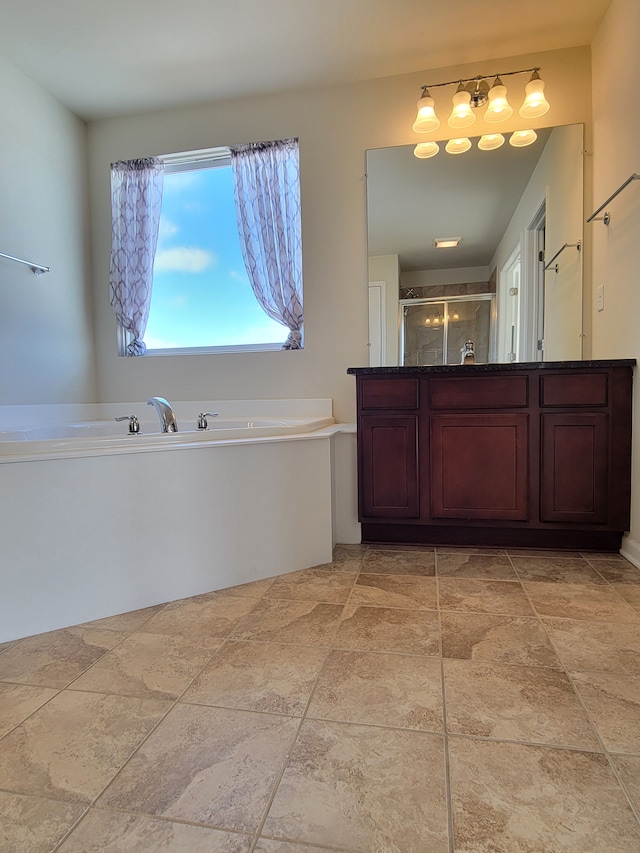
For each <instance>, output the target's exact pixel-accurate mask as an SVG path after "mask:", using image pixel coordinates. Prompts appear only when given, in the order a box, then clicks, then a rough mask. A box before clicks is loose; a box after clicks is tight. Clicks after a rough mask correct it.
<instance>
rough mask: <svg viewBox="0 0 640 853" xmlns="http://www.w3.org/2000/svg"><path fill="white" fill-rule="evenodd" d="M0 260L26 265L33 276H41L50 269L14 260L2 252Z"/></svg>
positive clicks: (19, 259)
mask: <svg viewBox="0 0 640 853" xmlns="http://www.w3.org/2000/svg"><path fill="white" fill-rule="evenodd" d="M0 258H7V259H8V260H10V261H16V262H17V263H19V264H26V265H27V266H28V267H31V272H32V273H33V274H34V275H42V274H43V273H45V272H50V271H51V267H43V266H42V264H34V263H33V262H32V261H25V260H23V259H22V258H16V257H14V256H13V255H6V254H5V253H4V252H0Z"/></svg>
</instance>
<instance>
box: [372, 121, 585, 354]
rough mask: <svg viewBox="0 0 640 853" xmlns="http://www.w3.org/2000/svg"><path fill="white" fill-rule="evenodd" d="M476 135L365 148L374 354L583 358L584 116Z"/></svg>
mask: <svg viewBox="0 0 640 853" xmlns="http://www.w3.org/2000/svg"><path fill="white" fill-rule="evenodd" d="M477 141H478V140H471V142H472V145H471V148H470V149H469V150H468V151H466V152H465V153H463V154H457V155H453V154H448V153H445V151H444V147H443V146H441V150H440V152H439V153H438V154H437V156H435V157H432V158H429V159H420V158H418V157H416V156H415V155H414V147H415V146H413V145H408V146H399V147H395V148H382V149H373V150H370V151H368V152H367V208H368V241H369V242H368V245H369V339H370V364H371V365H374V366H375V365H407V366H414V365H420V364H458V363H461V360H462V358H463V356H464V348H465V344H466V342H467V341H471V342H472V343H473V346H474V350H475V360H476V362H478V363H480V362H493V361H496V362H513V361H519V362H526V361H543V360H544V361H562V360H579V359H581V358H582V253H581V247H582V222H583V165H582V158H583V126H582V125H567V126H564V127H556V128H545V129H542V130H538V131H537V138H536V140H535V141H534V142H533V144H531V145H528V146H526V147H513V146H511V145H509V144H508V143H507V144H504V145H502V146H501V147H500V148H499V149H496V150H481V149H479V148H478V147H477ZM441 241H445V246H444V247H440V246H438V245H436V244H437V243H439V242H441ZM451 242H454V243H455V242H457V245H446V243H451ZM554 256H555V257H554ZM551 261H552V262H551Z"/></svg>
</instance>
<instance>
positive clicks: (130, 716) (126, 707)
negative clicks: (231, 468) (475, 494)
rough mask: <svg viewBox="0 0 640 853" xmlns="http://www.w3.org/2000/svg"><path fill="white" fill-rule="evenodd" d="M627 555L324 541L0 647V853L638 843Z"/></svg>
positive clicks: (437, 849)
mask: <svg viewBox="0 0 640 853" xmlns="http://www.w3.org/2000/svg"><path fill="white" fill-rule="evenodd" d="M639 817H640V570H638V569H636V568H635V567H634V566H632V565H631V564H630V563H628V562H626V561H625V560H624V559H623V558H622V557H620V556H616V555H614V556H612V555H604V554H601V555H594V554H579V553H572V554H568V553H553V552H539V553H536V552H525V551H519V552H516V551H500V550H497V549H492V550H488V549H485V550H478V551H472V550H467V551H456V550H454V549H444V548H438V549H433V548H396V549H393V548H381V547H377V548H373V547H371V548H367V547H364V546H338V547H337V548H336V550H335V553H334V560H333V562H332V563H330V564H328V565H324V566H320V567H317V568H315V569H308V570H305V571H300V572H294V573H292V574H287V575H281V576H279V577H277V578H272V579H269V580H265V581H258V582H256V583H253V584H247V585H243V586H238V587H234V588H232V589H228V590H224V591H221V592H216V593H210V594H208V595H201V596H197V597H195V598H192V599H188V600H184V601H176V602H172V603H170V604H166V605H163V606H159V607H153V608H149V609H148V610H143V611H138V612H135V613H128V614H124V615H122V616H115V617H112V618H109V619H103V620H101V621H99V622H94V623H91V624H86V625H79V626H75V627H73V628H67V629H64V630H60V631H54V632H51V633H49V634H44V635H40V636H36V637H29V638H26V639H24V640H21V641H18V642H16V643H8V644H5V645H3V646H0V850H1V851H2V853H49V851H59V853H94V851H118V853H127V851H131V853H158V851H173V852H174V853H183V851H185V853H205V851H206V853H314V851H315V853H320V851H323V850H324V851H341V853H356V851H357V853H502V851H504V853H634V851H636V853H638V851H640V824H639V822H638V820H639Z"/></svg>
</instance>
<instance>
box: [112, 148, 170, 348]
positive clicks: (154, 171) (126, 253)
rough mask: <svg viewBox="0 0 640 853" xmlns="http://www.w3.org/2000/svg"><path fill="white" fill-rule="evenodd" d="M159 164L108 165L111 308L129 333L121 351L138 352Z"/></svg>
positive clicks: (147, 300)
mask: <svg viewBox="0 0 640 853" xmlns="http://www.w3.org/2000/svg"><path fill="white" fill-rule="evenodd" d="M163 177H164V163H163V161H162V160H161V159H159V158H157V157H149V158H144V159H140V160H127V161H119V162H117V163H112V165H111V223H112V224H111V228H112V240H111V266H110V271H109V286H110V293H111V307H112V308H113V310H114V312H115V315H116V317H117V318H118V322H119V323H120V325H121V326H122V328H123V329H125V330H126V331H127V332H129V333H130V334H131V336H132V341H131V343H129V345H128V346H127V355H130V356H136V355H142V354H143V353H144V351H145V349H146V346H145V344H144V342H143V340H142V338H143V337H144V332H145V329H146V327H147V320H148V319H149V308H150V305H151V287H152V284H153V260H154V257H155V253H156V246H157V243H158V228H159V225H160V209H161V206H162V184H163Z"/></svg>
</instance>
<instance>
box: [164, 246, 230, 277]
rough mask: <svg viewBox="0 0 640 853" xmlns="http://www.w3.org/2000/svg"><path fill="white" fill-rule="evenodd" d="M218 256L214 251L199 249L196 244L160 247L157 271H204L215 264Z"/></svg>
mask: <svg viewBox="0 0 640 853" xmlns="http://www.w3.org/2000/svg"><path fill="white" fill-rule="evenodd" d="M216 260H217V258H216V256H215V255H214V254H213V253H212V252H207V251H206V250H205V249H198V248H197V247H196V246H176V247H175V248H173V249H160V250H159V251H157V252H156V259H155V263H154V267H153V268H154V271H155V272H193V273H198V272H203V271H204V270H206V269H208V268H209V267H210V266H212V265H213V264H215V262H216Z"/></svg>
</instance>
